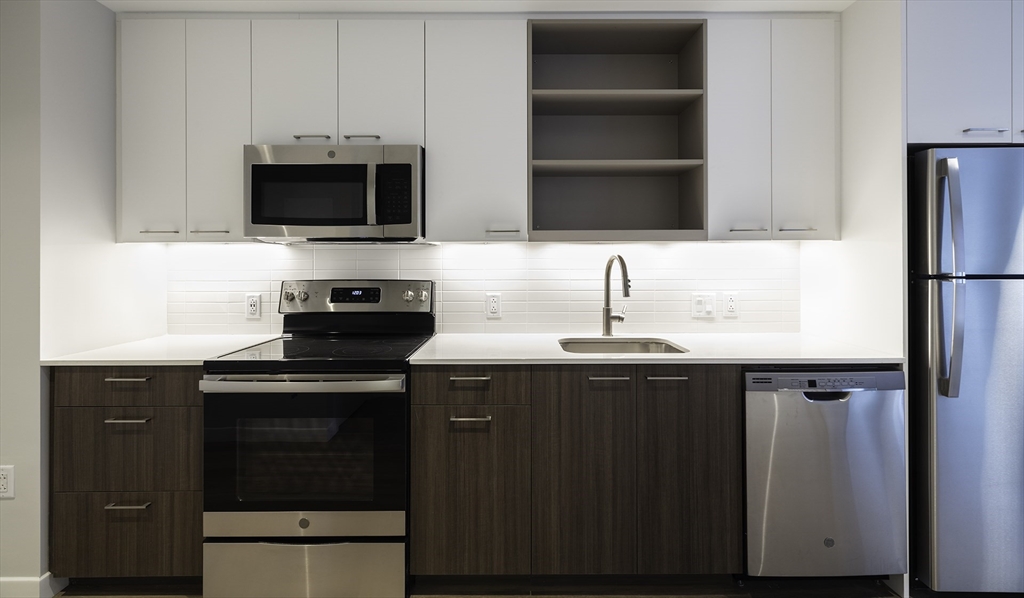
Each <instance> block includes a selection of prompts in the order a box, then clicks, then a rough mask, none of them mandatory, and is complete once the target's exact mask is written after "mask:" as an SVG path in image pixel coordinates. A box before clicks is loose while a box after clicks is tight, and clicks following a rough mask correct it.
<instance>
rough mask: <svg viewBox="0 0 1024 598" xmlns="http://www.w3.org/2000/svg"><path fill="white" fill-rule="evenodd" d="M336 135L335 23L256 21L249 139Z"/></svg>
mask: <svg viewBox="0 0 1024 598" xmlns="http://www.w3.org/2000/svg"><path fill="white" fill-rule="evenodd" d="M296 135H299V136H303V137H302V139H300V140H297V139H295V136H296ZM326 136H330V138H329V139H327V138H326ZM337 140H338V22H337V21H326V20H290V21H276V20H254V21H253V22H252V141H253V143H255V144H286V143H307V144H325V143H327V144H333V143H337Z"/></svg>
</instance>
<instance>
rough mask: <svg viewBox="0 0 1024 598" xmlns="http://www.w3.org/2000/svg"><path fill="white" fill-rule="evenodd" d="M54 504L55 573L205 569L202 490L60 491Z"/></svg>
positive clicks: (155, 573) (154, 572)
mask: <svg viewBox="0 0 1024 598" xmlns="http://www.w3.org/2000/svg"><path fill="white" fill-rule="evenodd" d="M147 503H149V504H148V506H146V508H136V509H113V508H107V507H108V505H112V506H113V507H141V506H143V505H146V504H147ZM51 509H52V512H53V518H52V522H51V524H52V529H51V533H52V534H53V538H54V542H53V545H52V546H51V548H50V571H52V573H53V575H54V577H163V576H197V575H202V574H203V527H202V518H203V495H202V493H201V492H74V493H61V492H57V493H54V495H53V505H52V506H51Z"/></svg>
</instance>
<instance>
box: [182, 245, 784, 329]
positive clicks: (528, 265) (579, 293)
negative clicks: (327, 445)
mask: <svg viewBox="0 0 1024 598" xmlns="http://www.w3.org/2000/svg"><path fill="white" fill-rule="evenodd" d="M168 249H169V250H168V264H169V268H168V276H167V322H168V331H169V332H170V333H172V334H241V333H278V332H280V331H281V326H282V317H281V316H280V315H279V314H278V313H277V306H278V301H279V291H280V287H281V281H283V280H295V279H300V280H301V279H328V278H404V279H422V280H433V281H435V283H436V287H435V289H436V291H437V294H436V296H435V300H436V308H437V316H438V328H439V330H440V331H441V332H551V333H564V334H597V333H599V332H600V322H601V306H602V296H603V278H604V267H605V263H606V261H607V259H608V256H610V255H612V254H619V255H622V256H623V257H624V258H625V260H626V262H627V264H628V266H629V273H630V279H631V281H632V284H631V297H630V298H628V299H624V298H622V295H621V283H620V278H619V276H620V273H619V269H618V267H616V266H613V271H612V289H611V293H612V307H613V309H614V310H615V311H618V310H619V309H621V307H622V306H623V305H627V306H628V310H627V316H626V321H625V322H622V323H619V324H616V325H615V329H616V330H617V331H620V332H623V333H638V334H657V333H679V332H683V333H685V332H798V331H799V329H800V251H799V243H798V242H782V243H780V242H771V243H763V242H751V243H636V244H624V243H620V244H569V243H565V244H560V243H507V244H468V243H467V244H459V243H445V244H442V245H402V246H394V245H384V246H365V247H351V246H337V245H316V246H309V245H304V246H284V245H270V244H258V243H253V244H246V243H243V244H230V245H213V244H211V245H205V244H194V245H172V246H169V248H168ZM697 290H700V291H716V292H719V293H721V292H723V291H734V292H738V293H739V299H740V317H739V318H725V317H723V316H722V312H721V309H719V315H718V317H717V318H715V319H714V320H700V319H697V320H695V319H693V318H692V317H691V316H690V298H691V297H690V296H691V292H693V291H697ZM254 292H258V293H261V295H262V301H263V306H262V308H263V317H262V318H260V319H258V320H247V319H245V316H244V313H243V309H242V305H243V303H244V300H245V294H246V293H254ZM485 292H499V293H501V294H502V297H501V298H502V317H501V318H487V317H486V316H485V314H484V312H483V306H484V296H483V294H484V293H485ZM718 303H719V308H721V297H720V296H719V298H718Z"/></svg>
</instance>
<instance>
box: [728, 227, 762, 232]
mask: <svg viewBox="0 0 1024 598" xmlns="http://www.w3.org/2000/svg"><path fill="white" fill-rule="evenodd" d="M729 232H730V233H766V232H768V229H767V228H730V229H729Z"/></svg>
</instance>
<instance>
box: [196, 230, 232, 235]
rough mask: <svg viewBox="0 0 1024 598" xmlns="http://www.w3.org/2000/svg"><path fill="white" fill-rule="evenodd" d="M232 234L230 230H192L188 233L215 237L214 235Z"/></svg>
mask: <svg viewBox="0 0 1024 598" xmlns="http://www.w3.org/2000/svg"><path fill="white" fill-rule="evenodd" d="M230 232H231V231H229V230H190V231H188V233H189V234H190V235H213V234H217V235H226V234H229V233H230Z"/></svg>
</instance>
